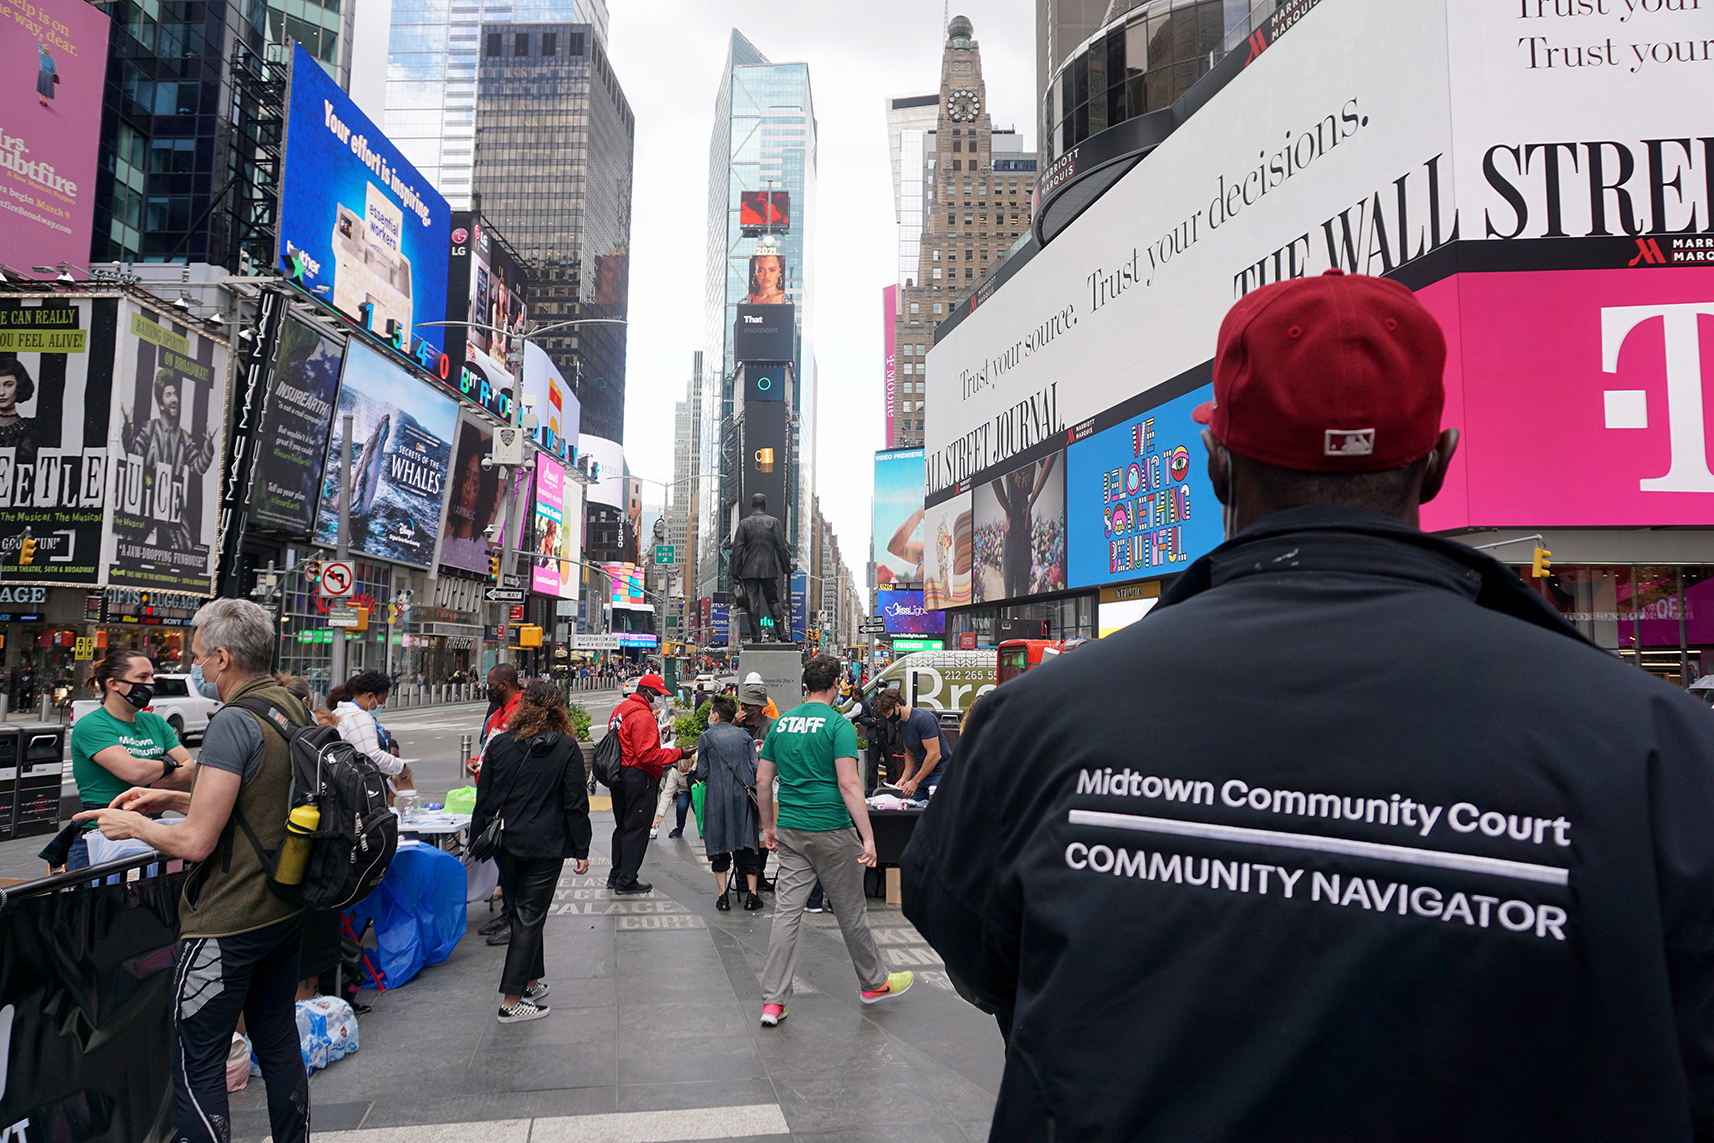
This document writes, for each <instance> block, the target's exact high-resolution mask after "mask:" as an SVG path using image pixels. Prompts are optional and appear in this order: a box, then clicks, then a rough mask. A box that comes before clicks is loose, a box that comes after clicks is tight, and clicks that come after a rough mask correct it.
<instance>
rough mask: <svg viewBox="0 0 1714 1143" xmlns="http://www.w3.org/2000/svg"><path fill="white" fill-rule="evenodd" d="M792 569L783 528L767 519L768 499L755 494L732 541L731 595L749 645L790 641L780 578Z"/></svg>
mask: <svg viewBox="0 0 1714 1143" xmlns="http://www.w3.org/2000/svg"><path fill="white" fill-rule="evenodd" d="M791 566H792V554H791V549H790V548H789V547H787V545H786V527H785V525H784V524H782V523H780V521H779V518H778V517H777V516H770V515H768V498H767V497H766V496H765V495H763V494H762V493H760V492H758V493H756V494H755V495H754V496H751V497H750V514H749V515H748V516H746V517H744V519H743V520H741V521H739V523H738V530H737V533H736V534H735V535H734V536H733V537H732V564H731V567H732V586H733V588H734V589H735V590H734V592H733V595H734V597H735V599H736V601H737V603H738V606H739V607H740V608H742V609H743V611H744V614H745V615H747V616H748V617H749V620H750V641H751V642H752V643H761V642H776V643H788V642H790V641H791V624H790V621H789V620H787V618H786V611H785V607H784V606H783V605H782V604H781V602H780V599H781V593H780V577H781V576H782V575H785V574H787V573H789V572H790V571H791ZM764 616H767V617H770V618H771V619H772V620H773V626H772V627H766V626H763V624H762V618H763V617H764Z"/></svg>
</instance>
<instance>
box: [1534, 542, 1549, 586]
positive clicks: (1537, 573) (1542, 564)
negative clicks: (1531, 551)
mask: <svg viewBox="0 0 1714 1143" xmlns="http://www.w3.org/2000/svg"><path fill="white" fill-rule="evenodd" d="M1552 556H1553V553H1552V552H1550V551H1548V550H1547V549H1546V548H1543V547H1537V548H1536V550H1535V562H1534V563H1533V564H1531V565H1530V575H1532V576H1534V577H1535V578H1536V579H1546V578H1547V576H1548V569H1549V568H1551V567H1552V566H1553V559H1552Z"/></svg>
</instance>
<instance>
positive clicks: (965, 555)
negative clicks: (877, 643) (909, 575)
mask: <svg viewBox="0 0 1714 1143" xmlns="http://www.w3.org/2000/svg"><path fill="white" fill-rule="evenodd" d="M970 502H971V495H970V493H968V492H966V493H963V494H962V495H959V496H954V497H953V498H952V499H950V500H942V501H941V502H940V503H939V504H936V505H933V506H932V507H930V508H927V509H925V510H924V512H923V520H922V534H923V552H922V577H923V596H924V600H925V603H924V605H925V606H927V607H929V608H931V609H938V608H942V607H963V606H964V605H965V604H967V603H969V602H970V560H971V544H972V539H973V537H972V535H971V533H972V531H973V528H974V523H973V521H972V520H971V508H970Z"/></svg>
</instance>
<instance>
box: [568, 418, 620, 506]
mask: <svg viewBox="0 0 1714 1143" xmlns="http://www.w3.org/2000/svg"><path fill="white" fill-rule="evenodd" d="M577 455H578V462H579V464H581V465H585V468H584V471H585V472H587V471H588V470H589V467H594V468H595V470H596V472H597V479H596V481H595V483H593V484H591V485H590V486H589V488H588V490H587V494H588V496H589V502H590V503H591V504H604V505H606V506H607V507H609V508H617V509H619V510H620V511H624V509H625V449H624V446H622V445H620V444H619V442H617V441H610V440H608V439H607V438H606V437H592V436H590V435H589V434H588V433H579V434H578V437H577Z"/></svg>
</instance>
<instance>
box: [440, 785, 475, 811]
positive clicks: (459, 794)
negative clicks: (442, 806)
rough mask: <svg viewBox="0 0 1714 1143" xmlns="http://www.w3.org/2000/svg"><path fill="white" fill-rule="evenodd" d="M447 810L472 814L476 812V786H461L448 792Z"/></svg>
mask: <svg viewBox="0 0 1714 1143" xmlns="http://www.w3.org/2000/svg"><path fill="white" fill-rule="evenodd" d="M446 812H447V813H449V814H470V813H475V812H476V787H475V786H461V787H459V788H458V789H456V790H448V791H447V792H446Z"/></svg>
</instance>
